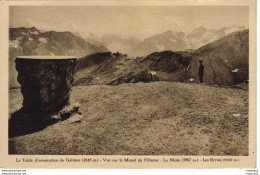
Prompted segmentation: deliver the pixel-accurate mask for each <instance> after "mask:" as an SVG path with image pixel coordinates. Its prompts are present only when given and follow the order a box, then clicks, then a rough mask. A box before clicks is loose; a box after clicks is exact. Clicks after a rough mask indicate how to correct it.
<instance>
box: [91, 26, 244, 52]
mask: <svg viewBox="0 0 260 175" xmlns="http://www.w3.org/2000/svg"><path fill="white" fill-rule="evenodd" d="M241 30H245V27H243V26H235V25H233V26H230V27H223V28H221V29H219V30H215V29H206V28H205V27H203V26H200V27H198V28H196V29H194V30H193V31H192V32H190V33H188V34H185V33H184V32H182V31H175V32H173V31H172V30H168V31H165V32H163V33H160V34H155V35H153V36H151V37H148V38H145V39H144V40H142V41H141V40H139V39H137V38H134V37H130V38H123V37H120V36H117V35H114V34H110V35H109V34H107V35H103V36H96V35H94V34H91V35H89V36H87V37H86V40H87V41H91V43H96V44H99V45H101V44H102V45H104V46H106V47H107V48H108V49H109V50H110V51H111V52H121V53H126V54H128V55H130V56H134V57H136V56H147V55H148V54H151V53H153V52H161V51H165V50H171V51H184V50H188V49H198V48H200V47H202V46H204V45H206V44H208V43H210V42H213V41H215V40H217V39H220V38H222V37H224V36H226V35H228V34H229V33H232V32H235V31H241Z"/></svg>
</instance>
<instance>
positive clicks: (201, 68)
mask: <svg viewBox="0 0 260 175" xmlns="http://www.w3.org/2000/svg"><path fill="white" fill-rule="evenodd" d="M199 63H200V66H199V73H198V75H199V79H200V83H203V74H204V65H203V64H202V63H203V61H202V60H199Z"/></svg>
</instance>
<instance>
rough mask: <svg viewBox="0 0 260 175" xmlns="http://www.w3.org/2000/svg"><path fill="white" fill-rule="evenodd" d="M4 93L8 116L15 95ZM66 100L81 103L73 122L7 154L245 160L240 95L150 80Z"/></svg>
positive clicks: (19, 140)
mask: <svg viewBox="0 0 260 175" xmlns="http://www.w3.org/2000/svg"><path fill="white" fill-rule="evenodd" d="M9 92H10V97H11V98H9V99H10V110H9V112H10V113H13V112H14V111H16V110H17V109H19V108H20V107H21V105H22V96H21V93H20V91H19V89H12V90H10V91H9ZM71 98H72V99H73V100H76V101H78V102H79V103H80V104H81V107H80V111H81V112H82V115H83V116H85V117H84V118H83V119H82V120H81V121H78V122H74V123H70V122H69V120H64V121H61V122H59V123H56V124H54V125H50V126H47V127H46V128H41V129H40V130H38V131H37V132H36V131H34V132H33V133H31V134H27V135H23V136H18V137H13V138H9V145H10V147H9V154H27V155H32V154H33V155H42V154H51V155H60V154H62V155H75V154H76V155H201V156H202V155H207V156H209V155H214V156H229V155H232V156H247V155H248V92H247V91H243V90H239V89H232V88H220V87H212V86H207V85H200V84H188V83H178V82H152V83H135V84H131V83H130V84H121V85H119V86H107V85H92V86H76V87H73V91H72V94H71ZM18 127H24V130H26V128H27V129H28V128H31V129H32V128H34V127H37V126H36V124H30V122H26V123H25V126H18ZM16 130H17V129H16ZM18 134H19V133H18Z"/></svg>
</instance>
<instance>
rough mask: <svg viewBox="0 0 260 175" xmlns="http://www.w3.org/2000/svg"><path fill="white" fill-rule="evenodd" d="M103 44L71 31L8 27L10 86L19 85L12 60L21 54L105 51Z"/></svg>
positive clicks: (80, 53)
mask: <svg viewBox="0 0 260 175" xmlns="http://www.w3.org/2000/svg"><path fill="white" fill-rule="evenodd" d="M106 51H108V50H107V49H106V48H105V47H104V46H99V47H97V46H95V45H93V44H91V43H89V42H87V41H85V40H84V39H83V38H81V37H79V36H76V35H74V34H72V33H71V32H55V31H46V32H44V31H41V30H38V29H36V28H35V27H32V28H24V27H21V28H10V29H9V67H10V70H9V71H10V83H9V84H10V87H16V86H19V84H18V83H17V80H16V77H17V72H16V70H15V63H14V60H15V58H16V56H21V55H28V56H29V55H71V56H76V57H79V58H80V57H83V56H85V55H89V54H93V53H97V52H106Z"/></svg>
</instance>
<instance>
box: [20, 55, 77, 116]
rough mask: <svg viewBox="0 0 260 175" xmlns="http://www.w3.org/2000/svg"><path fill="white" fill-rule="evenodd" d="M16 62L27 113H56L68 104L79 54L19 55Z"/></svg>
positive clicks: (24, 110) (24, 109) (23, 108)
mask: <svg viewBox="0 0 260 175" xmlns="http://www.w3.org/2000/svg"><path fill="white" fill-rule="evenodd" d="M15 62H16V70H17V71H18V78H17V80H18V82H19V83H20V84H21V92H22V94H23V107H22V111H23V112H26V113H35V114H52V113H55V112H58V111H59V110H60V109H62V108H63V107H64V106H65V105H66V104H67V103H68V101H69V96H70V92H71V87H72V83H73V80H74V78H73V75H74V73H75V66H76V62H77V58H76V57H70V56H19V57H17V58H16V60H15Z"/></svg>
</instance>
